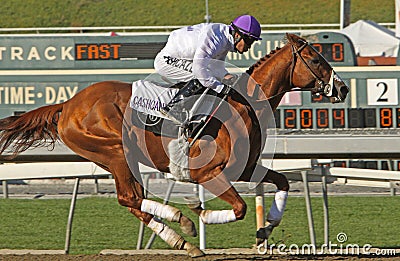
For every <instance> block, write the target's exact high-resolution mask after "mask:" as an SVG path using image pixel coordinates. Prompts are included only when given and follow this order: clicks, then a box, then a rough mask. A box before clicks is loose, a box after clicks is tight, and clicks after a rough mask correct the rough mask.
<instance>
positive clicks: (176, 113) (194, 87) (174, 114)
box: [160, 79, 204, 124]
mask: <svg viewBox="0 0 400 261" xmlns="http://www.w3.org/2000/svg"><path fill="white" fill-rule="evenodd" d="M203 88H204V87H203V86H202V85H201V83H200V82H199V81H198V80H197V79H194V80H190V81H189V82H188V83H186V84H185V85H184V86H183V87H182V88H181V89H180V90H179V91H178V92H177V93H176V94H175V97H174V98H172V100H171V101H170V102H169V103H168V104H167V105H166V106H164V107H162V108H161V109H160V112H161V113H162V114H163V115H165V116H167V117H168V118H169V119H171V120H172V121H173V122H175V123H177V124H181V123H182V122H184V121H185V119H182V115H183V114H185V112H184V110H185V109H186V110H187V109H188V108H185V106H184V102H183V100H184V99H185V98H187V97H190V96H192V95H195V94H198V93H199V91H200V90H203ZM172 108H173V109H172Z"/></svg>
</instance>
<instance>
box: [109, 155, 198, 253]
mask: <svg viewBox="0 0 400 261" xmlns="http://www.w3.org/2000/svg"><path fill="white" fill-rule="evenodd" d="M110 170H111V172H112V173H113V174H114V179H115V185H116V188H117V193H118V202H119V203H120V204H121V205H123V206H126V207H128V209H129V211H130V212H131V213H132V214H134V215H135V216H136V217H137V218H138V219H139V220H141V221H142V222H144V223H145V224H146V225H147V226H148V227H149V228H150V229H151V230H153V231H154V232H155V233H156V234H157V235H158V236H159V237H161V238H162V239H163V240H164V241H165V242H166V243H167V244H168V245H170V246H171V247H173V248H176V249H182V250H183V249H184V250H186V251H187V252H188V254H189V255H190V256H192V257H198V256H202V255H204V253H203V252H202V251H201V250H200V249H198V248H197V247H196V246H194V245H192V244H190V243H189V242H187V241H186V240H185V239H184V238H183V237H182V236H181V235H179V234H178V233H176V232H175V231H174V230H173V229H171V228H170V227H168V226H167V225H166V224H164V223H163V222H162V221H161V220H159V219H157V218H155V217H154V215H157V216H159V217H161V218H165V219H166V220H168V221H175V222H180V221H181V219H182V217H183V215H182V214H181V212H180V210H178V209H177V208H174V207H172V206H167V205H163V204H161V203H158V202H155V201H151V200H147V199H144V191H143V186H142V185H141V184H140V183H139V182H138V181H137V180H136V179H135V177H134V176H133V175H132V172H131V171H130V169H129V167H128V164H127V163H126V161H125V159H124V160H121V161H113V163H112V166H111V167H110ZM149 212H150V213H149ZM151 212H152V213H151ZM186 219H187V218H186ZM188 220H189V219H188ZM189 221H190V220H189ZM182 222H183V223H184V221H182ZM190 223H191V224H192V225H193V227H194V224H193V222H192V221H190Z"/></svg>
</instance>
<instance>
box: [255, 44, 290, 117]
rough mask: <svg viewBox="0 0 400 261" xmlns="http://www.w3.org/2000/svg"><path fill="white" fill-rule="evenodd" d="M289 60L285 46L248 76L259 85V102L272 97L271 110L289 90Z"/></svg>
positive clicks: (287, 48)
mask: <svg viewBox="0 0 400 261" xmlns="http://www.w3.org/2000/svg"><path fill="white" fill-rule="evenodd" d="M291 58H292V57H291V52H290V46H288V45H286V46H284V47H283V48H282V49H280V50H279V51H277V52H276V53H275V54H273V55H271V56H270V57H269V58H267V59H265V60H264V61H263V62H261V63H259V65H258V66H256V67H255V68H254V70H253V72H252V74H251V75H250V76H251V78H252V79H254V81H255V82H256V83H258V84H260V85H261V90H262V93H261V94H259V99H260V100H265V99H268V98H270V97H274V98H271V99H270V100H269V103H270V105H271V108H272V109H273V110H275V109H276V108H277V107H278V105H279V103H280V101H281V99H282V97H283V95H284V92H285V91H288V90H289V89H290V67H291V60H292V59H291ZM280 93H281V94H280ZM261 96H262V97H261Z"/></svg>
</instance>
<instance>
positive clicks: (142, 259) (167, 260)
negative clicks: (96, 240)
mask: <svg viewBox="0 0 400 261" xmlns="http://www.w3.org/2000/svg"><path fill="white" fill-rule="evenodd" d="M0 260H7V261H8V260H10V261H21V260H24V261H28V260H29V261H50V260H51V261H54V260H60V261H64V260H65V261H68V260H71V261H75V260H90V261H92V260H95V261H100V260H101V261H114V260H135V261H148V260H152V261H158V260H162V261H184V260H198V261H203V260H362V261H371V260H388V261H389V260H400V256H396V257H393V256H392V257H389V256H388V257H376V256H360V257H358V256H282V255H273V256H271V255H227V254H221V255H207V256H205V257H199V258H195V259H193V258H190V257H188V256H185V255H176V254H170V255H145V254H140V255H3V256H0Z"/></svg>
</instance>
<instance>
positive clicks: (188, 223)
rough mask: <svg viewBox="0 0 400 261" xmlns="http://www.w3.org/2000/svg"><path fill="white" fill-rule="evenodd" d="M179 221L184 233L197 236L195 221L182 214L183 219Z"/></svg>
mask: <svg viewBox="0 0 400 261" xmlns="http://www.w3.org/2000/svg"><path fill="white" fill-rule="evenodd" d="M179 223H180V226H181V230H182V232H183V233H185V234H186V235H189V236H191V237H196V236H197V230H196V225H195V224H194V223H193V221H192V220H190V219H189V218H187V217H185V216H183V215H182V217H181V219H180V220H179Z"/></svg>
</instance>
